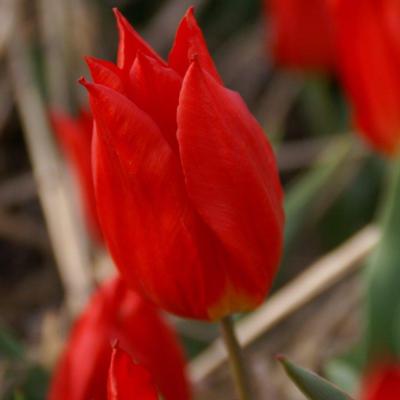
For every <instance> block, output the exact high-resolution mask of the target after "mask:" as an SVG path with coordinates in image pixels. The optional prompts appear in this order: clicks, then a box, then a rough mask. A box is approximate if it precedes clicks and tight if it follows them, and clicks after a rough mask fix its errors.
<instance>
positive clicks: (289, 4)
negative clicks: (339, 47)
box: [264, 0, 335, 71]
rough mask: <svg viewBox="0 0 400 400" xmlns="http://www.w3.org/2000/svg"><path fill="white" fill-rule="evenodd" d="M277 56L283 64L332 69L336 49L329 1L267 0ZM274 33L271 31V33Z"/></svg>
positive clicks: (273, 43) (305, 67)
mask: <svg viewBox="0 0 400 400" xmlns="http://www.w3.org/2000/svg"><path fill="white" fill-rule="evenodd" d="M264 2H265V9H266V13H267V18H268V22H269V23H270V26H271V32H270V34H269V39H270V40H271V39H272V47H273V52H274V56H275V58H276V59H277V61H278V63H279V64H281V65H282V66H286V67H292V68H297V69H311V70H319V71H332V70H333V69H334V67H335V49H334V43H333V34H332V23H331V22H332V21H331V19H330V16H329V10H328V7H327V4H326V3H327V1H326V0H322V1H321V0H308V3H307V7H304V2H303V0H264ZM271 33H272V34H271Z"/></svg>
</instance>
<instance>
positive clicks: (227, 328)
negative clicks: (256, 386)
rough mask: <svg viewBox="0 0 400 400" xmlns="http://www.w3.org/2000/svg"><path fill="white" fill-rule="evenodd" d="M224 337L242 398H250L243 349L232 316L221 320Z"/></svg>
mask: <svg viewBox="0 0 400 400" xmlns="http://www.w3.org/2000/svg"><path fill="white" fill-rule="evenodd" d="M221 331H222V337H223V339H224V342H225V346H226V349H227V351H228V355H229V364H230V367H231V372H232V375H233V380H234V382H235V386H236V391H237V393H238V395H239V399H240V400H250V398H251V396H250V389H249V385H248V380H247V376H246V372H245V369H244V363H243V357H242V351H241V348H240V345H239V342H238V340H237V337H236V335H235V331H234V327H233V323H232V319H231V317H229V316H228V317H225V318H223V319H222V320H221Z"/></svg>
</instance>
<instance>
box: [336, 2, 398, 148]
mask: <svg viewBox="0 0 400 400" xmlns="http://www.w3.org/2000/svg"><path fill="white" fill-rule="evenodd" d="M330 6H331V9H332V18H333V21H334V28H335V29H334V30H335V39H336V43H337V52H338V63H339V67H340V72H341V78H342V82H343V85H344V87H345V89H346V91H347V94H348V96H349V99H350V101H351V103H352V106H353V113H354V117H355V120H356V123H357V125H358V128H359V129H360V134H361V135H362V136H363V137H364V138H365V139H366V140H367V142H368V143H369V144H370V145H371V146H372V147H374V148H375V149H376V150H378V151H381V152H383V153H385V154H387V155H395V154H397V153H398V151H399V149H400V76H399V67H398V66H399V62H400V30H399V24H398V20H399V17H400V4H399V2H397V1H392V0H381V1H376V0H352V1H349V0H331V1H330Z"/></svg>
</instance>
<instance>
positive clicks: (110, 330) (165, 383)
mask: <svg viewBox="0 0 400 400" xmlns="http://www.w3.org/2000/svg"><path fill="white" fill-rule="evenodd" d="M115 340H118V342H119V345H120V347H121V348H122V349H124V350H125V351H126V352H127V353H128V354H129V355H130V356H131V357H132V358H133V359H134V360H135V361H137V362H139V363H140V364H142V365H143V367H144V368H146V369H147V370H148V371H149V373H150V374H151V376H152V377H153V379H154V382H155V384H156V385H157V387H158V389H159V391H160V393H161V394H162V395H163V396H164V398H165V399H166V400H188V399H189V398H190V392H189V387H188V382H187V380H186V376H185V362H184V357H183V353H182V350H181V348H180V346H179V344H178V341H177V338H176V336H175V334H174V333H173V331H172V330H171V329H170V328H169V327H168V326H167V324H166V323H165V321H164V320H163V319H162V317H161V315H160V313H159V312H158V310H156V309H155V308H154V307H153V306H152V305H151V304H149V303H147V302H146V301H144V300H143V299H142V298H141V297H140V296H139V295H138V294H136V293H135V292H133V291H130V290H128V289H126V287H125V285H124V284H123V283H122V281H121V279H120V278H118V279H113V280H112V281H109V282H107V283H106V284H104V285H103V286H102V287H100V288H99V289H98V291H97V292H96V293H95V295H94V296H93V298H92V299H91V301H90V303H89V304H88V306H87V308H86V310H85V311H84V312H83V314H82V315H81V316H80V318H79V319H78V321H77V322H76V323H75V325H74V327H73V329H72V332H71V334H70V338H69V341H68V343H67V346H66V349H65V351H64V353H63V355H62V357H61V359H60V361H59V364H58V367H57V369H56V371H55V374H54V377H53V379H52V383H51V387H50V392H49V396H48V399H49V400H64V399H65V400H88V399H95V400H102V399H107V371H108V368H109V365H110V359H111V350H112V349H111V342H112V341H115Z"/></svg>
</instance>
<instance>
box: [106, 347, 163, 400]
mask: <svg viewBox="0 0 400 400" xmlns="http://www.w3.org/2000/svg"><path fill="white" fill-rule="evenodd" d="M107 389H108V398H107V400H158V399H159V397H158V392H157V388H156V386H155V384H154V383H153V381H152V378H151V376H150V373H149V372H148V371H147V369H145V368H144V367H143V366H141V365H139V364H135V363H134V362H133V361H132V358H131V357H130V356H129V355H128V354H127V353H126V352H124V351H123V350H121V349H120V348H119V347H115V348H114V349H113V352H112V356H111V364H110V370H109V372H108V385H107Z"/></svg>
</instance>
